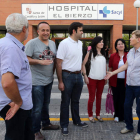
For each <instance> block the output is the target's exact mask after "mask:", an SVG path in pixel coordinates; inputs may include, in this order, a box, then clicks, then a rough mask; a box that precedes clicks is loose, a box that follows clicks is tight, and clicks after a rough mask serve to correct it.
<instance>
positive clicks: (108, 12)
mask: <svg viewBox="0 0 140 140" xmlns="http://www.w3.org/2000/svg"><path fill="white" fill-rule="evenodd" d="M99 14H103V18H107V15H108V14H111V15H113V14H114V15H121V14H122V10H121V11H115V10H107V6H105V7H104V8H103V10H99Z"/></svg>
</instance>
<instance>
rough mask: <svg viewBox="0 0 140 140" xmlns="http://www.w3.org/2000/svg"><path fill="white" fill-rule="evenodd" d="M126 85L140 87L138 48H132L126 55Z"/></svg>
mask: <svg viewBox="0 0 140 140" xmlns="http://www.w3.org/2000/svg"><path fill="white" fill-rule="evenodd" d="M127 62H128V68H127V81H126V83H127V85H129V86H140V48H139V49H137V50H136V51H135V48H132V49H131V50H130V51H129V53H128V54H127Z"/></svg>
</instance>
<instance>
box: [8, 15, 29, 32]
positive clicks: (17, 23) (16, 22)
mask: <svg viewBox="0 0 140 140" xmlns="http://www.w3.org/2000/svg"><path fill="white" fill-rule="evenodd" d="M5 25H6V29H7V32H8V33H20V32H21V31H22V29H23V27H24V26H25V27H26V28H28V20H27V18H26V17H25V16H24V15H22V14H19V13H13V14H10V15H9V16H8V17H7V18H6V22H5Z"/></svg>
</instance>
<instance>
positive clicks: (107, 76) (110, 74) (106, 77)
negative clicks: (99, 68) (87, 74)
mask: <svg viewBox="0 0 140 140" xmlns="http://www.w3.org/2000/svg"><path fill="white" fill-rule="evenodd" d="M112 75H113V73H112V72H110V71H108V72H107V75H106V76H105V77H104V79H105V80H108V79H109V78H110V77H111V76H112Z"/></svg>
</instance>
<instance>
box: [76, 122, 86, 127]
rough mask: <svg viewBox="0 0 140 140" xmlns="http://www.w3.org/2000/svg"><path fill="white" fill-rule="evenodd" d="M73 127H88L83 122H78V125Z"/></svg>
mask: <svg viewBox="0 0 140 140" xmlns="http://www.w3.org/2000/svg"><path fill="white" fill-rule="evenodd" d="M74 125H77V126H80V127H88V124H86V123H85V122H80V123H78V124H75V123H74Z"/></svg>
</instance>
